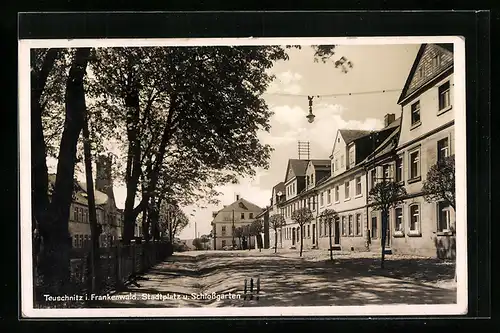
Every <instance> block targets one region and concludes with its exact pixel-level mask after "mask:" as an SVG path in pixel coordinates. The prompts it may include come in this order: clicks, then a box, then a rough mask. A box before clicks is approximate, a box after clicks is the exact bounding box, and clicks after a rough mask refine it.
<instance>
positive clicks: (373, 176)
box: [370, 169, 377, 188]
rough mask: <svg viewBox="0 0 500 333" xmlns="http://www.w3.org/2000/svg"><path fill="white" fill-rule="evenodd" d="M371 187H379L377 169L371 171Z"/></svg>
mask: <svg viewBox="0 0 500 333" xmlns="http://www.w3.org/2000/svg"><path fill="white" fill-rule="evenodd" d="M370 185H371V188H374V187H375V185H377V169H373V170H372V171H370Z"/></svg>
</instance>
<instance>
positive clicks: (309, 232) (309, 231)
mask: <svg viewBox="0 0 500 333" xmlns="http://www.w3.org/2000/svg"><path fill="white" fill-rule="evenodd" d="M310 237H311V226H310V225H309V224H308V225H307V238H310Z"/></svg>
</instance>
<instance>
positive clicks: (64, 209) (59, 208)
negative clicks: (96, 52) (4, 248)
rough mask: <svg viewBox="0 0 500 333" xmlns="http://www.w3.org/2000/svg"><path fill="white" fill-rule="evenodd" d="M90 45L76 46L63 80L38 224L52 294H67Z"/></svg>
mask: <svg viewBox="0 0 500 333" xmlns="http://www.w3.org/2000/svg"><path fill="white" fill-rule="evenodd" d="M89 55H90V48H80V49H77V51H76V53H75V57H74V59H73V63H72V66H71V69H70V72H69V76H68V80H67V83H66V101H65V104H66V119H65V124H64V131H63V133H62V139H61V145H60V147H59V157H58V163H57V177H56V182H55V186H54V192H53V194H52V202H51V204H50V211H49V216H48V218H47V219H46V220H45V221H44V223H43V224H42V225H41V228H40V231H41V233H42V237H43V250H42V252H43V253H41V256H40V257H41V262H40V268H41V272H42V275H43V278H44V285H45V287H46V291H47V292H48V293H50V294H52V295H61V294H67V290H68V285H69V278H70V271H69V264H70V258H69V250H70V248H71V244H70V235H69V231H68V219H69V209H70V205H71V202H72V197H73V190H74V171H75V163H76V150H77V148H76V146H77V142H78V137H79V136H80V131H81V130H82V126H83V123H84V116H85V90H84V86H83V80H84V76H85V72H86V68H87V62H88V58H89Z"/></svg>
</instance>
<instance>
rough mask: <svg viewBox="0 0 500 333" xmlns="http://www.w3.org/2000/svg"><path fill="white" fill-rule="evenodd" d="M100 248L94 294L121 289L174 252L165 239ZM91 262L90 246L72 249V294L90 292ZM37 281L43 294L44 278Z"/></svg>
mask: <svg viewBox="0 0 500 333" xmlns="http://www.w3.org/2000/svg"><path fill="white" fill-rule="evenodd" d="M98 251H99V259H98V260H97V262H96V263H95V268H96V279H95V287H96V288H95V293H97V294H103V293H106V292H109V291H111V290H120V289H122V288H123V287H124V285H125V284H126V283H127V281H129V280H131V279H133V278H134V277H135V276H137V275H140V274H141V273H143V272H145V271H146V270H148V269H149V268H151V267H152V266H154V265H155V264H157V263H159V262H161V261H163V260H165V259H166V258H167V257H168V256H170V255H171V254H172V246H171V245H170V244H168V243H166V242H148V243H142V244H131V245H126V246H125V245H115V246H111V247H101V248H99V249H98ZM90 262H91V249H90V247H88V246H86V247H83V248H73V249H71V253H70V283H69V285H68V289H67V291H68V292H70V293H72V294H87V293H90V292H91V288H92V287H91V286H92V276H91V274H92V271H91V269H90V268H91V267H90ZM36 281H37V283H38V285H37V288H36V289H37V292H36V294H38V295H39V296H40V295H41V292H42V290H41V288H42V287H41V286H40V285H39V284H40V283H41V281H39V280H38V279H36ZM37 298H38V297H37Z"/></svg>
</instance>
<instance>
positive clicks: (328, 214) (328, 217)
mask: <svg viewBox="0 0 500 333" xmlns="http://www.w3.org/2000/svg"><path fill="white" fill-rule="evenodd" d="M338 218H339V215H338V214H337V212H336V211H335V210H334V209H325V210H324V211H322V212H321V215H320V220H321V221H323V223H328V238H329V240H330V249H329V251H330V260H332V261H333V245H332V224H333V221H335V220H336V219H338Z"/></svg>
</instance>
